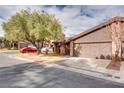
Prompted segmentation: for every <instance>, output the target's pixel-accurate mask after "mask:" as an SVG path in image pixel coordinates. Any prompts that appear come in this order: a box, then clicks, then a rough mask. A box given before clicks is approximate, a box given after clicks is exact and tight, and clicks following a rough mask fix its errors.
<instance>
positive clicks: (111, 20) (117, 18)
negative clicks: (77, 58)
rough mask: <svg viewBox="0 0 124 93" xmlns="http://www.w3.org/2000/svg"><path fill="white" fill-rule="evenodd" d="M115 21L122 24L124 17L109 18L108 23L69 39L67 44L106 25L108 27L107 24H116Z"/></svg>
mask: <svg viewBox="0 0 124 93" xmlns="http://www.w3.org/2000/svg"><path fill="white" fill-rule="evenodd" d="M116 21H123V22H124V17H114V18H111V19H110V20H108V21H106V22H104V23H101V24H100V25H97V26H95V27H93V28H91V29H89V30H86V31H83V32H81V33H80V34H77V35H75V36H73V37H71V38H70V39H69V40H67V42H70V41H72V40H75V39H77V38H80V37H82V36H85V35H87V34H90V33H92V32H94V31H96V30H98V29H101V28H103V27H105V26H107V25H109V24H111V23H113V22H116Z"/></svg>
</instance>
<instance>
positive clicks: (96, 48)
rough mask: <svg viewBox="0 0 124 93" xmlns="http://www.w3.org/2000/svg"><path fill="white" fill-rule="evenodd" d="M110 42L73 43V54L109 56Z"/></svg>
mask: <svg viewBox="0 0 124 93" xmlns="http://www.w3.org/2000/svg"><path fill="white" fill-rule="evenodd" d="M111 50H112V48H111V43H75V44H74V55H75V56H80V57H87V58H101V57H102V58H109V57H111Z"/></svg>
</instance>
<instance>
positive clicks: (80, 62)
mask: <svg viewBox="0 0 124 93" xmlns="http://www.w3.org/2000/svg"><path fill="white" fill-rule="evenodd" d="M66 59H68V60H66V61H64V62H60V63H59V62H58V63H56V67H60V68H63V69H69V70H72V71H76V72H78V73H82V74H86V75H90V76H93V77H97V78H102V79H107V80H111V81H114V82H118V83H123V84H124V62H122V63H121V64H122V65H121V69H120V71H117V70H111V69H106V67H107V65H108V64H109V63H110V60H101V59H86V58H66Z"/></svg>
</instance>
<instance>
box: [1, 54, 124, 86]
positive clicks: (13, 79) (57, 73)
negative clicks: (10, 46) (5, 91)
mask: <svg viewBox="0 0 124 93" xmlns="http://www.w3.org/2000/svg"><path fill="white" fill-rule="evenodd" d="M8 55H9V54H4V53H0V65H2V66H1V67H0V87H1V88H3V87H4V88H21V87H23V88H27V87H28V88H44V87H45V88H58V87H60V88H116V87H118V88H121V87H124V85H122V84H119V83H115V82H111V81H108V80H104V79H99V78H95V77H92V76H88V75H84V74H81V73H78V72H73V71H69V70H66V69H61V68H57V67H54V64H53V66H50V65H44V64H40V63H38V62H35V63H30V62H24V61H22V60H15V59H12V58H8ZM1 59H2V62H1Z"/></svg>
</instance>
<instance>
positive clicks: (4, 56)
mask: <svg viewBox="0 0 124 93" xmlns="http://www.w3.org/2000/svg"><path fill="white" fill-rule="evenodd" d="M16 53H17V52H5V53H0V67H8V66H13V65H17V64H23V63H29V62H28V61H22V60H16V59H12V58H10V55H13V54H16Z"/></svg>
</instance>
